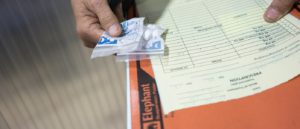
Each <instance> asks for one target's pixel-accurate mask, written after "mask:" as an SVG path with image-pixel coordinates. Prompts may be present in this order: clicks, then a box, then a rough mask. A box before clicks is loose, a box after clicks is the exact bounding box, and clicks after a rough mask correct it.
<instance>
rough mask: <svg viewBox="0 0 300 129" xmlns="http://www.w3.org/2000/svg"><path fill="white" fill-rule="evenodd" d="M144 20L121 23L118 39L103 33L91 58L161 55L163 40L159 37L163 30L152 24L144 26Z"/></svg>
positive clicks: (134, 19)
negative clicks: (114, 55) (120, 32)
mask: <svg viewBox="0 0 300 129" xmlns="http://www.w3.org/2000/svg"><path fill="white" fill-rule="evenodd" d="M144 19H145V18H132V19H130V20H127V21H124V22H122V23H121V27H122V34H121V36H120V37H111V36H109V35H108V33H107V32H104V33H103V35H102V36H101V37H100V39H99V41H98V42H97V45H96V47H95V48H94V50H93V52H92V55H91V58H92V59H93V58H96V57H104V56H109V55H113V54H116V55H117V57H122V58H124V57H126V56H132V55H143V56H151V55H162V54H163V53H164V40H163V39H162V38H161V35H162V34H163V33H164V31H165V30H164V29H163V28H162V27H160V26H158V25H153V24H149V25H147V26H144ZM138 60H139V59H138Z"/></svg>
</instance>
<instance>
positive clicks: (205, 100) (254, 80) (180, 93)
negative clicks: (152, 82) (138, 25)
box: [137, 0, 300, 114]
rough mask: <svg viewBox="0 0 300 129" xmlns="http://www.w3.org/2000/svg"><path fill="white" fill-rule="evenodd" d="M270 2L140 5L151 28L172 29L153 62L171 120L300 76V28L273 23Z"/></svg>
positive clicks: (147, 0) (141, 1) (199, 0)
mask: <svg viewBox="0 0 300 129" xmlns="http://www.w3.org/2000/svg"><path fill="white" fill-rule="evenodd" d="M269 3H270V1H265V0H137V8H138V12H139V15H140V16H143V17H146V22H148V23H155V24H159V25H161V26H162V27H164V28H166V29H167V32H166V34H165V35H164V38H165V43H166V46H165V55H164V56H162V57H160V58H153V59H151V63H152V67H153V70H154V75H155V79H156V82H157V86H158V90H159V94H160V99H161V101H162V108H163V111H164V113H165V114H168V113H169V112H172V111H175V110H179V109H184V108H188V107H194V106H200V105H205V104H210V103H217V102H221V101H228V100H232V99H238V98H241V97H246V96H249V95H254V94H256V93H260V92H263V91H265V90H267V89H270V88H272V87H275V86H277V85H279V84H281V83H284V82H286V81H288V80H290V79H292V78H294V77H296V76H297V75H299V73H300V22H299V20H298V19H296V18H294V17H293V16H292V15H287V16H285V17H284V18H283V19H281V20H280V21H279V22H276V23H267V22H265V21H264V19H263V14H264V11H265V10H266V8H267V7H268V5H269Z"/></svg>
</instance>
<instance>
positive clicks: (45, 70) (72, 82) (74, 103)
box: [0, 0, 126, 129]
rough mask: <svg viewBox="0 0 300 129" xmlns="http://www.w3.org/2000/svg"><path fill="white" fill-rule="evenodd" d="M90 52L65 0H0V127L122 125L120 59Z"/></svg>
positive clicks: (118, 128) (105, 128)
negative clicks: (92, 55)
mask: <svg viewBox="0 0 300 129" xmlns="http://www.w3.org/2000/svg"><path fill="white" fill-rule="evenodd" d="M90 54H91V49H88V48H85V47H84V46H83V44H82V43H81V41H80V40H79V38H78V37H77V35H76V33H75V21H74V17H73V14H72V9H71V6H70V1H69V0H0V129H125V127H126V122H125V121H126V117H125V116H126V108H125V107H126V106H125V104H126V103H125V101H126V100H125V89H126V80H125V76H126V75H125V64H123V63H117V62H115V59H114V58H113V57H107V58H100V59H96V60H90Z"/></svg>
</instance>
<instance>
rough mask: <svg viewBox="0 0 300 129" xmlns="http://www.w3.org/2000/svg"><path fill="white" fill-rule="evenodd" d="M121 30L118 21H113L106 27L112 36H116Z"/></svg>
mask: <svg viewBox="0 0 300 129" xmlns="http://www.w3.org/2000/svg"><path fill="white" fill-rule="evenodd" d="M121 32H122V28H121V25H120V24H119V23H114V24H113V25H111V26H110V27H109V29H108V33H109V35H110V36H112V37H118V36H120V35H121Z"/></svg>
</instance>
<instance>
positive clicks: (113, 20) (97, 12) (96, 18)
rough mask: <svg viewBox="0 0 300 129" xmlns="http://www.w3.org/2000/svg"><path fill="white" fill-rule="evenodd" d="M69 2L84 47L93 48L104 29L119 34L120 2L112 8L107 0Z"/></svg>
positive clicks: (73, 0)
mask: <svg viewBox="0 0 300 129" xmlns="http://www.w3.org/2000/svg"><path fill="white" fill-rule="evenodd" d="M71 3H72V6H73V12H74V15H75V19H76V24H77V25H76V28H77V32H78V35H79V36H80V38H81V39H82V40H83V42H84V44H85V46H86V47H89V48H94V47H95V46H96V43H97V41H98V40H99V37H100V36H101V35H102V34H103V32H105V31H106V32H108V33H109V35H110V36H114V37H116V36H119V35H120V34H121V30H122V29H121V26H120V24H119V20H121V19H123V14H122V8H121V6H122V5H121V3H119V5H117V7H116V8H114V9H113V10H112V9H111V8H110V7H109V3H108V1H107V0H71ZM118 19H119V20H118Z"/></svg>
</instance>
